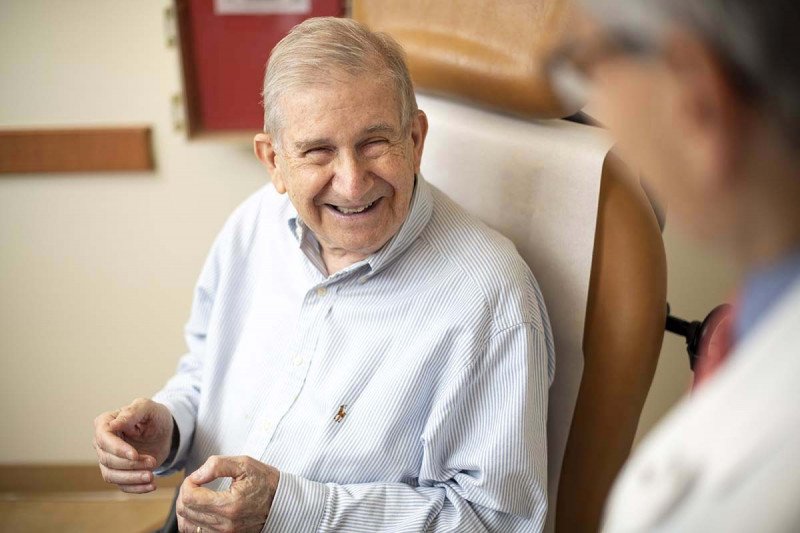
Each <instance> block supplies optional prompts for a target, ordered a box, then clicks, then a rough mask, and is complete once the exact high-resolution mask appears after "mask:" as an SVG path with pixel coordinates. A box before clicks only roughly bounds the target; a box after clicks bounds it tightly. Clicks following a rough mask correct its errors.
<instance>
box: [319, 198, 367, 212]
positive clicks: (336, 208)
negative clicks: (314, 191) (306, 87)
mask: <svg viewBox="0 0 800 533" xmlns="http://www.w3.org/2000/svg"><path fill="white" fill-rule="evenodd" d="M379 200H380V198H379V199H378V200H373V201H372V202H370V203H368V204H365V205H361V206H356V207H344V206H340V205H333V204H326V205H327V206H328V207H330V208H331V209H333V210H334V211H336V212H337V213H340V214H342V215H348V216H352V215H358V214H361V213H364V212H366V211H369V210H370V209H371V208H372V207H373V206H374V205H375V204H377V203H378V201H379Z"/></svg>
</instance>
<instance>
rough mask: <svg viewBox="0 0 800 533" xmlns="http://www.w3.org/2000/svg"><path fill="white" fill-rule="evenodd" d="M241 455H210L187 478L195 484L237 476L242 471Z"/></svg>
mask: <svg viewBox="0 0 800 533" xmlns="http://www.w3.org/2000/svg"><path fill="white" fill-rule="evenodd" d="M242 459H243V458H241V457H224V456H221V455H212V456H211V457H209V458H208V460H206V462H205V463H204V464H203V466H201V467H200V468H198V469H197V470H195V471H194V472H192V475H190V476H189V477H188V478H187V479H190V480H191V481H192V483H194V484H196V485H205V484H206V483H208V482H210V481H214V480H215V479H217V478H220V477H233V478H235V477H239V476H241V475H242V474H243V473H244V465H243V462H242Z"/></svg>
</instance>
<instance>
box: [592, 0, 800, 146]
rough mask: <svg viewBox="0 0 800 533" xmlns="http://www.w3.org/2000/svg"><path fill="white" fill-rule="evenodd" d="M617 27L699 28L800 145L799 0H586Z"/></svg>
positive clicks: (642, 32) (658, 32) (651, 32)
mask: <svg viewBox="0 0 800 533" xmlns="http://www.w3.org/2000/svg"><path fill="white" fill-rule="evenodd" d="M584 4H586V5H587V7H589V9H590V10H591V11H592V12H593V13H595V14H596V15H597V17H598V19H599V20H601V21H602V22H603V23H604V24H606V25H607V26H608V27H609V29H610V30H611V31H612V33H613V32H615V31H617V32H620V31H621V32H626V33H628V34H629V35H630V34H634V35H636V36H639V37H642V38H646V39H649V40H653V39H656V40H658V39H661V38H662V37H663V36H664V33H665V31H666V30H667V29H668V28H669V27H670V25H680V26H684V27H687V28H689V29H690V30H693V31H695V32H696V33H697V34H698V35H699V36H700V38H702V39H703V40H705V41H706V43H707V44H708V45H709V46H710V47H711V48H712V50H713V51H714V53H716V54H717V55H718V57H719V58H720V60H721V61H722V62H723V66H724V67H726V68H728V73H729V75H730V78H731V81H732V82H733V83H735V84H736V85H737V86H738V88H739V89H741V92H742V94H743V95H744V96H746V97H748V98H751V99H752V100H753V102H754V103H755V104H756V105H759V106H761V107H762V108H763V109H764V110H765V111H767V112H768V113H769V115H770V116H771V118H772V120H773V121H774V122H775V123H776V124H777V125H778V127H779V128H780V129H781V130H782V131H783V132H784V134H785V135H786V136H787V137H788V139H789V140H790V141H791V142H792V143H794V144H795V145H800V57H799V56H798V54H800V31H798V28H797V21H798V20H800V3H798V0H584Z"/></svg>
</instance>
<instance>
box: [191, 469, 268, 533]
mask: <svg viewBox="0 0 800 533" xmlns="http://www.w3.org/2000/svg"><path fill="white" fill-rule="evenodd" d="M221 477H230V478H233V481H232V482H231V487H230V489H228V490H227V491H222V492H216V491H213V490H211V489H207V488H205V487H202V486H201V485H203V484H205V483H209V482H210V481H213V480H215V479H217V478H221ZM279 479H280V472H279V471H278V470H277V469H276V468H274V467H271V466H269V465H265V464H264V463H261V462H258V461H256V460H255V459H252V458H250V457H247V456H240V457H223V456H219V455H214V456H211V457H209V458H208V460H207V461H206V462H205V464H204V465H203V466H201V467H200V468H198V469H197V470H195V471H194V472H193V473H192V475H190V476H188V477H187V478H186V479H185V480H184V481H183V484H182V485H181V490H180V494H179V495H178V501H177V503H176V511H177V514H178V529H179V530H180V531H181V533H196V532H197V531H202V532H203V533H212V532H224V533H227V532H230V531H237V532H239V531H242V532H245V533H250V532H254V533H258V532H259V531H261V530H262V529H263V527H264V523H265V522H266V520H267V516H268V515H269V510H270V507H271V506H272V500H273V498H275V491H276V490H277V489H278V480H279Z"/></svg>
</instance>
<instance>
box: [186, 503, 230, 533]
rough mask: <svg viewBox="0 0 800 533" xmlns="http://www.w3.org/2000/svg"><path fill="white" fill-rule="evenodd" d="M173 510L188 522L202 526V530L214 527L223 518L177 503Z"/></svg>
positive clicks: (220, 522) (219, 523)
mask: <svg viewBox="0 0 800 533" xmlns="http://www.w3.org/2000/svg"><path fill="white" fill-rule="evenodd" d="M175 512H176V514H177V515H178V516H180V517H183V518H184V519H185V520H187V521H188V522H190V523H192V524H195V525H196V526H200V527H202V528H203V530H204V531H209V530H213V529H216V528H217V526H219V525H221V524H222V522H223V519H222V518H221V517H220V516H219V515H217V514H215V513H212V512H208V511H200V510H198V509H195V508H193V507H189V506H187V505H177V506H176V508H175Z"/></svg>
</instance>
